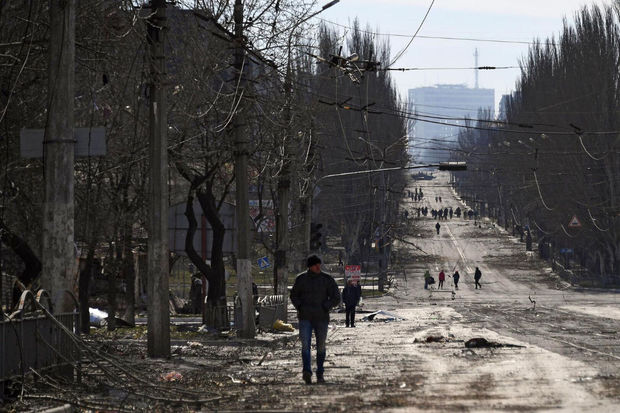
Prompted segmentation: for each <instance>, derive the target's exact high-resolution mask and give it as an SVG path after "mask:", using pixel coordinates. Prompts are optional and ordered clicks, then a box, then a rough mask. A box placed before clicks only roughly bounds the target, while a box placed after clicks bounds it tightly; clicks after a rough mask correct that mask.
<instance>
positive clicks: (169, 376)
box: [162, 371, 183, 381]
mask: <svg viewBox="0 0 620 413" xmlns="http://www.w3.org/2000/svg"><path fill="white" fill-rule="evenodd" d="M182 378H183V375H182V374H181V373H179V372H178V371H171V372H169V373H166V374H164V375H163V376H162V380H163V381H179V380H181V379H182Z"/></svg>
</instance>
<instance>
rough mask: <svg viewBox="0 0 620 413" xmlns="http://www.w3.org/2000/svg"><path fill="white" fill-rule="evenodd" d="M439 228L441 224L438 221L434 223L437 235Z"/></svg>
mask: <svg viewBox="0 0 620 413" xmlns="http://www.w3.org/2000/svg"><path fill="white" fill-rule="evenodd" d="M439 228H441V224H440V223H439V222H438V223H436V224H435V229H436V230H437V235H439Z"/></svg>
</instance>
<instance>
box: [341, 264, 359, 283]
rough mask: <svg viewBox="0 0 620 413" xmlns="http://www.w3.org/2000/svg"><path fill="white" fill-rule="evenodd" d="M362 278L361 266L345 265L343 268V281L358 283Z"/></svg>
mask: <svg viewBox="0 0 620 413" xmlns="http://www.w3.org/2000/svg"><path fill="white" fill-rule="evenodd" d="M361 278H362V266H361V265H345V266H344V279H345V281H346V280H348V279H351V280H353V281H355V282H360V279H361Z"/></svg>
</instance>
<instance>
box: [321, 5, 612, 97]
mask: <svg viewBox="0 0 620 413" xmlns="http://www.w3.org/2000/svg"><path fill="white" fill-rule="evenodd" d="M613 1H614V0H589V1H586V0H435V3H434V5H433V8H432V9H431V11H430V13H429V15H428V17H427V19H426V22H425V23H424V25H423V26H422V28H421V30H420V32H419V33H418V35H421V36H443V37H459V38H463V37H466V38H477V39H489V40H510V41H517V42H530V41H532V39H534V38H539V39H545V38H547V37H551V36H554V35H555V36H557V34H558V32H559V31H560V29H561V28H562V21H563V18H564V17H566V18H567V19H568V21H569V22H572V21H573V16H574V13H575V11H577V10H579V9H580V8H581V7H583V6H584V5H592V4H598V5H610V4H612V3H613ZM324 3H327V0H325V1H324V2H322V3H319V5H322V4H324ZM430 4H431V0H340V3H338V4H336V5H335V6H333V7H331V8H330V9H328V10H326V11H325V12H323V13H322V14H320V15H319V17H320V18H323V19H325V20H330V21H333V22H336V23H339V24H342V25H345V26H348V25H350V23H351V22H352V21H353V19H354V18H355V17H358V18H359V20H360V23H361V25H362V28H365V27H366V25H367V24H368V25H369V26H370V28H371V30H372V31H375V32H376V31H378V32H379V33H383V34H388V33H389V34H397V35H409V37H406V36H393V35H392V36H385V35H382V36H380V38H381V39H389V41H390V44H391V49H392V57H394V56H395V55H396V54H397V52H398V51H400V50H401V49H403V48H404V47H405V46H406V44H407V43H408V42H409V40H410V39H411V37H410V36H411V35H413V33H415V31H416V29H417V28H418V26H419V24H420V22H421V21H422V19H423V17H424V14H425V13H426V11H427V10H428V7H429V5H430ZM340 30H346V29H344V28H342V27H340ZM476 48H478V52H479V55H480V56H479V61H478V64H479V66H518V65H519V60H520V58H521V57H523V56H524V55H526V53H527V49H528V45H527V44H510V43H492V42H483V41H457V40H436V39H425V38H421V37H420V38H418V37H416V38H415V39H414V40H413V42H412V43H411V45H410V46H409V47H408V48H407V50H406V53H405V54H404V55H403V56H402V57H401V58H400V59H399V60H398V61H397V62H396V63H395V64H394V66H393V67H407V68H409V67H420V68H422V67H432V68H450V67H473V66H474V56H473V55H474V50H475V49H476ZM519 73H520V71H519V69H506V70H495V71H480V77H479V84H480V87H485V88H494V89H495V99H496V102H497V101H499V99H500V97H501V95H502V94H505V93H509V92H510V91H511V90H513V89H514V85H515V81H516V80H517V78H518V76H519ZM392 74H393V77H394V79H395V81H396V85H397V87H398V90H399V92H400V93H401V94H402V96H403V97H406V93H407V89H409V88H414V87H419V86H430V85H434V84H437V83H464V84H467V85H468V86H470V87H473V86H474V82H475V73H474V71H473V70H424V71H409V72H392Z"/></svg>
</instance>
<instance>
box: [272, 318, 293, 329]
mask: <svg viewBox="0 0 620 413" xmlns="http://www.w3.org/2000/svg"><path fill="white" fill-rule="evenodd" d="M273 329H274V330H276V331H295V327H293V325H292V324H288V323H285V322H283V321H282V320H276V321H275V323H273Z"/></svg>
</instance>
